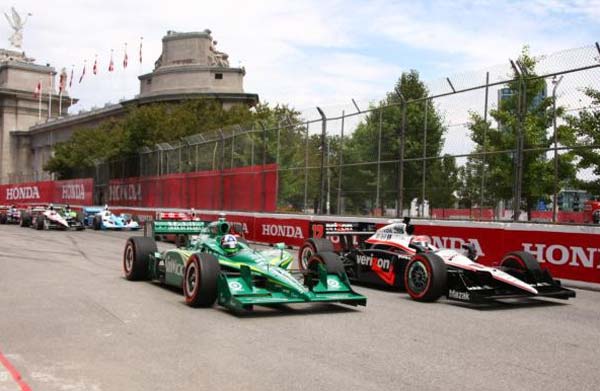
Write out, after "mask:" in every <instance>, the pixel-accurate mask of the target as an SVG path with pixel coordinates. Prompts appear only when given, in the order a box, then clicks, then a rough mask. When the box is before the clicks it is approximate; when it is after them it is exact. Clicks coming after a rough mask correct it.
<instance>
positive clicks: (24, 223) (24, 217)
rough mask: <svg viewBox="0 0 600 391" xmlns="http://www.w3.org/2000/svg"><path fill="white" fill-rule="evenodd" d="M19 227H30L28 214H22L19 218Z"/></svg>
mask: <svg viewBox="0 0 600 391" xmlns="http://www.w3.org/2000/svg"><path fill="white" fill-rule="evenodd" d="M20 225H21V227H29V226H31V215H30V214H29V213H23V215H22V216H21V224H20Z"/></svg>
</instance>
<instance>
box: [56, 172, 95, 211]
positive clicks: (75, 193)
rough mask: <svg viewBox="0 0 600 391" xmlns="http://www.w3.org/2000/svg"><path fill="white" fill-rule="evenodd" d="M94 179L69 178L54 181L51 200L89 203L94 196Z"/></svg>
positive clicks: (76, 203) (77, 203)
mask: <svg viewBox="0 0 600 391" xmlns="http://www.w3.org/2000/svg"><path fill="white" fill-rule="evenodd" d="M93 194H94V180H93V179H92V178H86V179H71V180H66V181H56V182H55V184H54V196H53V200H54V201H53V202H56V203H59V204H75V205H91V204H92V200H93V198H94V196H93Z"/></svg>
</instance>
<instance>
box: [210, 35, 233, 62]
mask: <svg viewBox="0 0 600 391" xmlns="http://www.w3.org/2000/svg"><path fill="white" fill-rule="evenodd" d="M216 46H217V41H212V42H211V43H210V47H209V51H210V53H208V65H210V66H214V67H220V68H229V55H228V54H227V53H223V52H220V51H218V50H217V48H216Z"/></svg>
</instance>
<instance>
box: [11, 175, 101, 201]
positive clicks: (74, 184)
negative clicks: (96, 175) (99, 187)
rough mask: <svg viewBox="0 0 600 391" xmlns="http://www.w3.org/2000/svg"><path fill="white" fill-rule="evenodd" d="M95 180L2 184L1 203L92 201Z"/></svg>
mask: <svg viewBox="0 0 600 391" xmlns="http://www.w3.org/2000/svg"><path fill="white" fill-rule="evenodd" d="M93 190H94V180H93V179H91V178H87V179H73V180H67V181H44V182H30V183H18V184H9V185H0V204H27V203H51V202H54V203H58V204H81V205H89V204H91V203H92V198H93V197H92V194H93Z"/></svg>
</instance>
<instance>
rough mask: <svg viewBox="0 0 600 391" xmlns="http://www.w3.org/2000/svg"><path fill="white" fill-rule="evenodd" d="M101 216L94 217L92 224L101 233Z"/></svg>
mask: <svg viewBox="0 0 600 391" xmlns="http://www.w3.org/2000/svg"><path fill="white" fill-rule="evenodd" d="M100 219H101V218H100V216H94V221H93V222H92V227H93V228H94V230H96V231H99V230H100V228H102V221H101V220H100Z"/></svg>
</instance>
